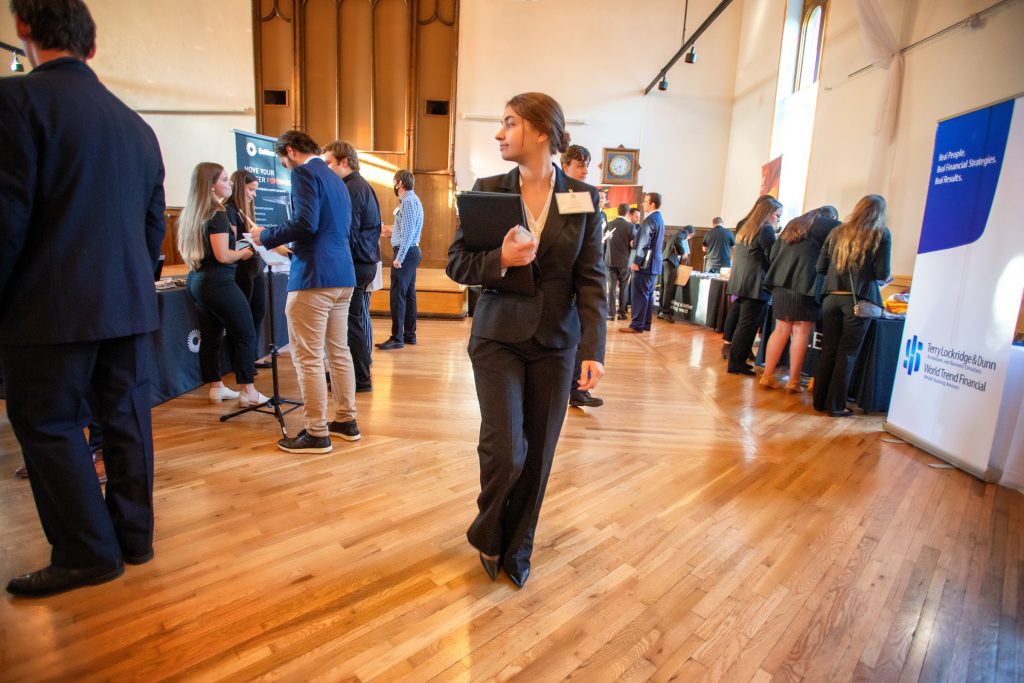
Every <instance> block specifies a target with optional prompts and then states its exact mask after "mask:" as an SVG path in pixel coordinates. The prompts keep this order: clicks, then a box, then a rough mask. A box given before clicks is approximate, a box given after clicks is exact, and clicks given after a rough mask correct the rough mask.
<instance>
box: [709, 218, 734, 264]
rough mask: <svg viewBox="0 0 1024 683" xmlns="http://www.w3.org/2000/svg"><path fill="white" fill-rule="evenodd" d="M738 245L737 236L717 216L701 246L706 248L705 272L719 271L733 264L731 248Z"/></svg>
mask: <svg viewBox="0 0 1024 683" xmlns="http://www.w3.org/2000/svg"><path fill="white" fill-rule="evenodd" d="M735 246H736V236H735V235H733V234H732V231H731V230H727V229H726V228H725V226H724V225H722V219H721V218H719V217H718V216H715V219H714V220H713V221H711V229H710V230H708V231H707V232H706V233H705V234H704V239H703V240H702V241H701V248H702V249H703V250H704V254H705V256H704V272H705V273H717V272H719V271H720V270H722V268H729V267H731V266H732V255H731V249H732V248H733V247H735Z"/></svg>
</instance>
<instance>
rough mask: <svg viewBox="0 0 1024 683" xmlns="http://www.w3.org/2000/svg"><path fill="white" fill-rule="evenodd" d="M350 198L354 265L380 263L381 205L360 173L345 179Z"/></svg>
mask: <svg viewBox="0 0 1024 683" xmlns="http://www.w3.org/2000/svg"><path fill="white" fill-rule="evenodd" d="M344 180H345V187H346V188H348V196H349V198H351V199H352V229H351V232H349V242H350V244H351V246H352V261H353V262H354V263H377V261H380V203H379V202H378V201H377V193H376V192H374V191H373V188H372V187H370V183H368V182H366V178H364V177H363V176H362V175H360V173H359V171H353V172H352V173H349V174H348V175H347V176H345V178H344Z"/></svg>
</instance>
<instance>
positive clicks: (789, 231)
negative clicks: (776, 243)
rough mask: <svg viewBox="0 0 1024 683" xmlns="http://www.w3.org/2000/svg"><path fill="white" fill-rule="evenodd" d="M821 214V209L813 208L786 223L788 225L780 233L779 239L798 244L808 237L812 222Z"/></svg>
mask: <svg viewBox="0 0 1024 683" xmlns="http://www.w3.org/2000/svg"><path fill="white" fill-rule="evenodd" d="M820 215H821V209H811V210H810V211H808V212H807V213H805V214H804V215H802V216H797V217H796V218H794V219H793V220H791V221H790V222H789V223H786V227H785V228H784V229H783V231H782V234H781V235H779V239H780V240H782V241H783V242H785V243H786V244H796V243H797V242H799V241H800V240H802V239H804V238H805V237H807V233H809V232H810V231H811V224H812V223H814V219H815V218H817V217H818V216H820Z"/></svg>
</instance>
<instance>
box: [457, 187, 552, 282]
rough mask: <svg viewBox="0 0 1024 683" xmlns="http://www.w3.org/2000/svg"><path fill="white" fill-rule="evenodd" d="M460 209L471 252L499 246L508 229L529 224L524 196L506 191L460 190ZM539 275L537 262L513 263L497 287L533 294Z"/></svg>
mask: <svg viewBox="0 0 1024 683" xmlns="http://www.w3.org/2000/svg"><path fill="white" fill-rule="evenodd" d="M455 205H456V207H458V210H459V221H460V224H461V226H462V238H463V240H464V241H465V243H466V248H467V249H469V251H473V252H477V251H491V250H493V249H500V248H501V243H502V242H503V241H504V240H505V235H506V234H508V231H509V230H511V229H512V228H513V227H515V226H517V225H522V226H524V227H525V226H526V216H525V213H524V211H523V199H522V197H520V196H519V195H517V194H510V193H507V192H460V193H458V194H456V195H455ZM538 274H539V269H538V268H537V262H536V261H534V262H533V263H531V264H529V265H526V266H512V267H511V268H509V269H508V270H507V271H505V277H503V278H502V279H501V284H499V285H498V286H497V288H498V289H500V290H502V291H505V292H511V293H513V294H522V295H524V296H534V295H535V294H536V287H535V285H534V281H535V279H536V278H537V275H538Z"/></svg>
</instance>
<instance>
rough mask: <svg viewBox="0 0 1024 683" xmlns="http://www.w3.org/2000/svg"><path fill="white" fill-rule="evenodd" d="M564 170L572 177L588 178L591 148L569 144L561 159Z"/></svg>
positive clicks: (578, 178)
mask: <svg viewBox="0 0 1024 683" xmlns="http://www.w3.org/2000/svg"><path fill="white" fill-rule="evenodd" d="M559 162H560V163H561V165H562V170H563V171H564V172H565V174H566V175H567V176H569V177H570V178H575V179H576V180H586V179H587V172H588V170H589V168H590V150H589V149H587V148H586V147H584V146H583V145H569V146H568V147H566V148H565V151H564V152H562V156H561V158H560V159H559Z"/></svg>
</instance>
